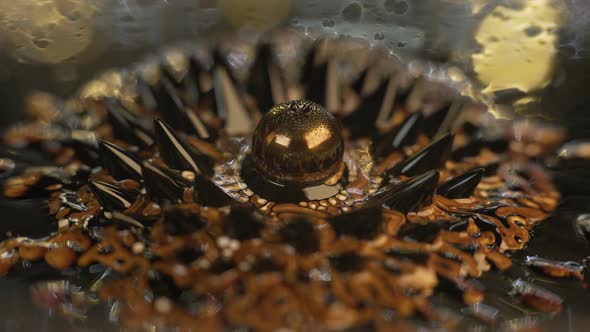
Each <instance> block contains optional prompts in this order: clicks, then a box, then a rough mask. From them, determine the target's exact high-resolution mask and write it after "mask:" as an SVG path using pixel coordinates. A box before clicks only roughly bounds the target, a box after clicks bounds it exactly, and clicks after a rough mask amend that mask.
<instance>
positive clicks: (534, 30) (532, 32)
mask: <svg viewBox="0 0 590 332" xmlns="http://www.w3.org/2000/svg"><path fill="white" fill-rule="evenodd" d="M542 31H543V29H541V27H539V26H536V25H531V26H529V27H528V28H526V29H525V30H524V33H526V35H527V36H529V37H535V36H538V35H539V34H540V33H541V32H542Z"/></svg>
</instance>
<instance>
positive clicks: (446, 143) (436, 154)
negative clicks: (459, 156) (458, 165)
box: [386, 134, 454, 177]
mask: <svg viewBox="0 0 590 332" xmlns="http://www.w3.org/2000/svg"><path fill="white" fill-rule="evenodd" d="M453 139H454V135H452V134H447V135H444V136H442V137H441V138H439V139H437V140H436V141H434V142H432V143H430V144H429V145H427V146H426V147H424V148H423V149H422V150H420V151H418V152H416V153H415V154H413V155H412V156H410V157H408V158H407V159H404V160H402V161H400V162H399V163H398V164H396V165H395V166H393V167H392V168H391V169H390V170H388V171H387V172H386V176H389V177H396V176H400V175H404V176H415V175H418V174H421V173H424V172H426V171H428V170H431V169H435V168H441V167H442V166H444V163H445V162H446V161H447V159H448V158H449V156H450V154H451V149H452V147H453Z"/></svg>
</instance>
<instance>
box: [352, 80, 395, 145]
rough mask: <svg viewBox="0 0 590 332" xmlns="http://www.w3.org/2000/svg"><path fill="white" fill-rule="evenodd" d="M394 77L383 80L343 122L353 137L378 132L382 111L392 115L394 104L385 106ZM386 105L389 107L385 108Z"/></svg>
mask: <svg viewBox="0 0 590 332" xmlns="http://www.w3.org/2000/svg"><path fill="white" fill-rule="evenodd" d="M392 79H393V77H391V78H390V79H388V80H385V81H383V82H381V84H380V85H379V87H377V89H376V90H375V91H374V92H373V93H371V94H370V95H368V96H367V97H365V98H363V100H362V101H361V103H360V105H359V106H358V107H357V109H356V110H355V111H354V112H352V113H351V114H350V115H348V116H347V117H346V118H344V120H343V122H344V124H345V125H346V127H347V128H348V130H349V131H350V135H351V136H352V137H353V138H358V137H371V136H373V135H374V133H375V132H377V119H378V118H379V115H380V113H381V112H382V111H384V112H386V113H388V116H391V112H392V111H393V105H389V106H386V105H385V106H384V103H385V102H386V98H385V97H386V95H387V92H388V90H389V85H390V80H392ZM384 107H388V108H389V109H386V110H384V109H383V108H384Z"/></svg>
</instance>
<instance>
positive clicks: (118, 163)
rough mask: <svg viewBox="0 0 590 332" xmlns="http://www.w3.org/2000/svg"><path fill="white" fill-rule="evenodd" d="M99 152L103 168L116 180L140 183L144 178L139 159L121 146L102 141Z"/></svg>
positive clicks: (99, 144)
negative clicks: (130, 180) (129, 180)
mask: <svg viewBox="0 0 590 332" xmlns="http://www.w3.org/2000/svg"><path fill="white" fill-rule="evenodd" d="M98 150H99V152H100V158H101V160H102V164H103V166H104V167H105V168H106V169H107V171H108V172H109V174H111V176H112V177H113V178H114V179H116V180H124V179H132V180H136V181H140V180H141V179H142V178H143V176H142V173H141V162H140V161H139V159H138V158H136V157H135V156H133V155H131V154H130V153H128V152H127V151H125V150H124V149H123V148H121V147H120V146H118V145H116V144H113V143H110V142H106V141H100V142H99V143H98Z"/></svg>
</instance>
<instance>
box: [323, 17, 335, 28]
mask: <svg viewBox="0 0 590 332" xmlns="http://www.w3.org/2000/svg"><path fill="white" fill-rule="evenodd" d="M322 25H323V26H325V27H328V28H331V27H333V26H334V25H336V22H334V20H330V19H325V20H323V21H322Z"/></svg>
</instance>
